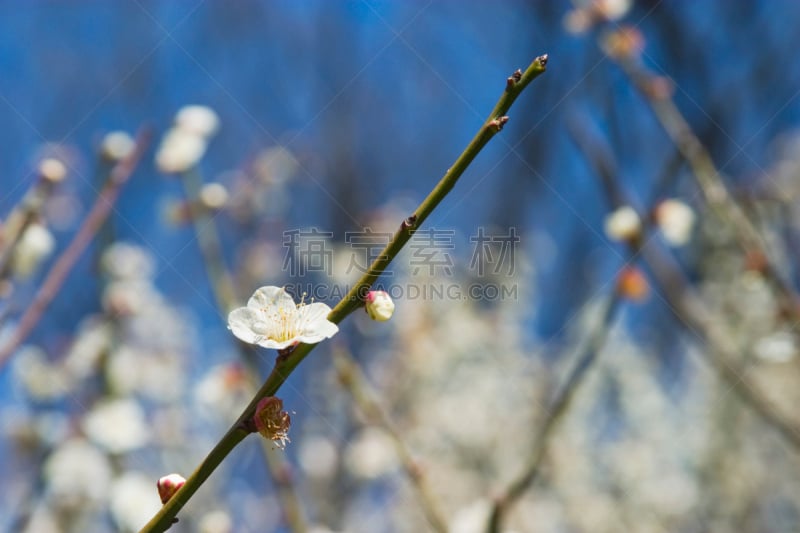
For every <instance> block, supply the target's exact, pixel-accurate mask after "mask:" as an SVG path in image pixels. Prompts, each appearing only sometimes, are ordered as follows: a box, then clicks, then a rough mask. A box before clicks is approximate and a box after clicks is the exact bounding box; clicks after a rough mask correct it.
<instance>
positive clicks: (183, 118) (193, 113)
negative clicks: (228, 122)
mask: <svg viewBox="0 0 800 533" xmlns="http://www.w3.org/2000/svg"><path fill="white" fill-rule="evenodd" d="M175 126H176V127H178V128H181V129H183V130H186V131H191V132H193V133H196V134H197V135H200V136H202V137H211V136H212V135H214V134H215V133H216V132H217V130H218V129H219V115H217V113H216V111H214V110H213V109H211V108H210V107H208V106H204V105H187V106H184V107H182V108H180V109H179V110H178V112H177V113H176V114H175Z"/></svg>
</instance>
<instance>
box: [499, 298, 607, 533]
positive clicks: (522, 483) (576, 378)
mask: <svg viewBox="0 0 800 533" xmlns="http://www.w3.org/2000/svg"><path fill="white" fill-rule="evenodd" d="M620 300H621V297H620V294H619V291H614V292H613V293H612V294H611V295H610V296H609V297H608V298H607V299H606V302H605V304H604V309H603V315H602V318H601V319H600V320H599V321H598V322H597V325H596V326H595V328H594V330H592V332H591V333H590V334H589V336H588V340H587V342H586V345H585V347H584V348H583V350H582V355H581V356H580V357H579V358H578V360H577V362H576V363H575V366H574V367H573V368H572V370H571V371H570V373H569V375H568V376H567V379H566V381H565V382H564V384H563V385H562V386H561V388H560V389H559V391H558V393H557V394H556V397H555V399H554V400H553V401H552V402H551V404H550V407H548V409H547V414H546V417H545V420H544V422H543V423H542V427H541V429H540V430H539V433H538V434H537V435H536V439H535V440H534V443H533V446H532V447H531V454H530V456H529V457H528V460H527V463H526V465H525V468H523V470H522V472H521V473H520V475H519V476H518V477H516V478H514V480H512V481H511V483H509V485H508V486H507V487H506V488H505V489H504V490H503V491H502V492H501V493H500V495H499V496H497V497H496V498H495V499H494V504H493V506H492V512H491V514H490V515H489V524H488V527H487V529H486V531H487V532H488V533H498V532H499V531H500V526H501V525H502V521H503V519H504V518H505V514H506V512H508V510H509V509H510V508H511V507H512V506H513V505H514V503H515V502H516V501H517V500H518V499H519V498H520V497H521V496H522V495H523V494H524V493H525V491H527V490H528V489H529V488H530V487H531V485H532V484H533V482H534V481H536V478H537V476H538V475H539V472H540V470H539V467H540V465H541V463H542V459H543V458H544V456H545V453H546V452H547V447H548V445H549V444H550V438H551V437H552V435H553V431H554V430H555V429H556V427H558V424H559V422H560V421H561V420H562V419H563V417H564V415H565V414H566V413H567V411H568V410H569V407H570V405H571V404H572V400H573V399H574V398H575V396H576V395H577V393H578V390H579V389H580V386H581V384H582V383H583V380H584V378H585V377H586V375H587V373H588V371H589V370H590V369H591V368H592V366H593V365H594V363H595V362H596V361H597V356H598V355H599V353H600V350H601V349H602V347H603V345H604V344H605V342H606V337H607V336H608V331H609V330H610V329H611V324H612V323H613V322H614V317H615V316H616V312H617V309H618V308H619V304H620Z"/></svg>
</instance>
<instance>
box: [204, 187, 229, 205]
mask: <svg viewBox="0 0 800 533" xmlns="http://www.w3.org/2000/svg"><path fill="white" fill-rule="evenodd" d="M198 199H199V200H200V203H201V204H202V206H203V207H205V208H206V209H210V210H212V211H215V210H217V209H221V208H223V207H224V206H225V204H226V203H227V202H228V189H226V188H225V186H224V185H222V184H221V183H206V184H205V185H203V187H202V188H201V189H200V195H199V198H198Z"/></svg>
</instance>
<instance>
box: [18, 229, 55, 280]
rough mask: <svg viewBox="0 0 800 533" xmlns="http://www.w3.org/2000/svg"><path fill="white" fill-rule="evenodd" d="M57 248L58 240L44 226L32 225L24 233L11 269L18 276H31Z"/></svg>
mask: <svg viewBox="0 0 800 533" xmlns="http://www.w3.org/2000/svg"><path fill="white" fill-rule="evenodd" d="M55 247H56V240H55V238H54V237H53V234H52V233H50V230H48V229H47V228H46V227H45V226H44V225H43V224H39V223H34V224H30V225H29V226H28V227H27V228H25V230H24V231H23V233H22V236H21V237H20V239H19V241H18V242H17V245H16V246H15V247H14V255H13V256H12V260H11V268H12V270H13V272H14V274H16V275H17V276H20V277H23V278H24V277H27V276H30V275H31V274H32V273H33V272H34V271H35V270H36V269H37V268H38V267H39V265H40V264H41V263H42V261H44V260H45V259H47V258H48V257H49V256H50V254H51V253H53V249H55Z"/></svg>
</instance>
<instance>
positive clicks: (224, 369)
mask: <svg viewBox="0 0 800 533" xmlns="http://www.w3.org/2000/svg"><path fill="white" fill-rule="evenodd" d="M250 392H251V391H250V387H248V381H247V374H246V373H245V371H244V370H243V369H242V368H241V367H240V366H239V365H236V364H224V365H217V366H215V367H212V368H211V369H210V370H209V371H208V372H207V373H206V374H205V376H203V378H202V379H201V380H200V382H199V383H197V385H196V386H195V389H194V399H195V402H196V403H197V404H198V407H199V409H200V413H201V414H203V415H211V418H219V419H221V420H227V419H229V418H231V417H232V416H234V417H235V416H237V415H238V414H239V413H240V412H241V410H242V409H243V408H244V407H245V406H246V405H247V404H248V402H249V401H250V398H251V393H250Z"/></svg>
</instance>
